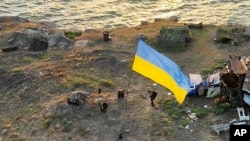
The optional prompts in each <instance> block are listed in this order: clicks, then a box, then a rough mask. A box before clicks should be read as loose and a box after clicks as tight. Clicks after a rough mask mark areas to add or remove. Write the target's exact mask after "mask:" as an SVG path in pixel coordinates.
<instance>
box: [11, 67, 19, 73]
mask: <svg viewBox="0 0 250 141" xmlns="http://www.w3.org/2000/svg"><path fill="white" fill-rule="evenodd" d="M10 72H12V73H20V72H22V69H21V68H19V67H15V68H13V69H11V70H10Z"/></svg>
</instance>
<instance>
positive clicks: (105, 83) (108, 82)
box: [99, 79, 115, 87]
mask: <svg viewBox="0 0 250 141" xmlns="http://www.w3.org/2000/svg"><path fill="white" fill-rule="evenodd" d="M99 85H100V86H104V87H114V86H115V84H114V83H113V82H112V81H111V80H105V79H101V80H100V82H99Z"/></svg>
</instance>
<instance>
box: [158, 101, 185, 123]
mask: <svg viewBox="0 0 250 141" xmlns="http://www.w3.org/2000/svg"><path fill="white" fill-rule="evenodd" d="M159 105H160V106H161V107H162V109H163V111H166V112H167V114H168V115H169V116H170V117H171V118H172V119H178V118H180V117H181V114H182V113H183V112H185V105H184V104H182V105H179V104H178V103H177V101H176V100H174V99H172V100H168V101H166V100H163V99H161V100H160V101H159Z"/></svg>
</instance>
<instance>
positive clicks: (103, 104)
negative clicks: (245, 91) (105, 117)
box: [99, 103, 108, 113]
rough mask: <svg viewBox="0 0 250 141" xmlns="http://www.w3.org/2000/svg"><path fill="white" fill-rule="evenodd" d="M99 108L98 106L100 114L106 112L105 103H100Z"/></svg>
mask: <svg viewBox="0 0 250 141" xmlns="http://www.w3.org/2000/svg"><path fill="white" fill-rule="evenodd" d="M99 106H100V109H101V112H102V113H105V112H106V111H107V108H108V104H107V103H100V104H99Z"/></svg>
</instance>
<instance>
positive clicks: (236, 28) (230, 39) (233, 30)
mask: <svg viewBox="0 0 250 141" xmlns="http://www.w3.org/2000/svg"><path fill="white" fill-rule="evenodd" d="M244 34H245V28H244V27H243V26H241V25H228V26H222V27H220V26H218V28H217V31H216V37H215V40H216V41H217V42H219V43H224V44H231V45H239V44H240V43H241V42H242V41H243V40H244Z"/></svg>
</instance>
